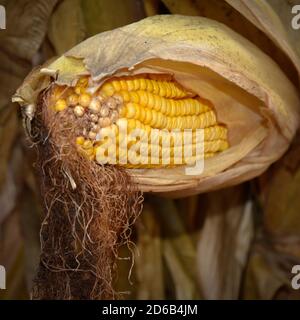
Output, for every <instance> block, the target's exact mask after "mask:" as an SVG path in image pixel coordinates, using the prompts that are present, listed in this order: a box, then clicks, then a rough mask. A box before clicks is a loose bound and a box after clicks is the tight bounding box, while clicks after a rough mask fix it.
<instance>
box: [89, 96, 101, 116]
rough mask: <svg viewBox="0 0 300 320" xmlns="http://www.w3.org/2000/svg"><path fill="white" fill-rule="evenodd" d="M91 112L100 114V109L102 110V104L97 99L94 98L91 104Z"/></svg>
mask: <svg viewBox="0 0 300 320" xmlns="http://www.w3.org/2000/svg"><path fill="white" fill-rule="evenodd" d="M88 107H89V110H90V111H91V112H92V113H95V114H97V113H99V112H100V109H101V103H100V101H99V99H97V98H94V99H92V101H91V102H90V104H89V106H88Z"/></svg>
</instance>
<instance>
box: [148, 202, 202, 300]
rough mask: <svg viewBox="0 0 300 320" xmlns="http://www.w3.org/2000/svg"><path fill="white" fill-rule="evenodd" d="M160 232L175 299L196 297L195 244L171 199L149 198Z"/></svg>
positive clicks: (198, 295) (197, 289)
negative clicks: (160, 227) (159, 225)
mask: <svg viewBox="0 0 300 320" xmlns="http://www.w3.org/2000/svg"><path fill="white" fill-rule="evenodd" d="M151 203H153V204H154V209H155V212H156V213H157V217H158V218H159V219H160V223H161V226H162V232H163V256H164V259H165V260H166V265H167V268H168V270H169V272H170V273H171V277H172V281H173V283H174V287H175V295H176V299H199V297H200V294H199V288H198V286H197V283H196V281H195V277H196V268H195V267H196V266H195V262H196V247H195V245H194V243H193V240H192V238H191V237H190V234H189V233H188V232H187V230H186V229H185V226H184V223H183V221H182V220H181V216H180V214H179V213H178V211H177V209H176V206H175V204H174V202H173V201H172V200H170V199H163V198H157V197H155V198H152V202H151Z"/></svg>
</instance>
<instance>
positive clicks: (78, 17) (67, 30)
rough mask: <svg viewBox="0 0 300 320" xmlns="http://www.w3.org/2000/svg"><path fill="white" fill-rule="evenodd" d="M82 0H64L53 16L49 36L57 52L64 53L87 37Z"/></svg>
mask: <svg viewBox="0 0 300 320" xmlns="http://www.w3.org/2000/svg"><path fill="white" fill-rule="evenodd" d="M85 32H86V31H85V25H84V18H83V13H82V8H81V1H80V0H64V1H62V2H61V3H60V4H59V6H58V7H57V8H56V9H55V11H54V13H53V15H52V16H51V20H50V24H49V28H48V37H49V39H50V42H51V43H52V45H53V46H54V48H55V50H56V53H57V54H59V55H60V54H63V53H64V52H66V51H67V50H69V49H71V48H72V47H74V46H75V45H76V44H77V43H79V42H81V41H82V40H84V38H85Z"/></svg>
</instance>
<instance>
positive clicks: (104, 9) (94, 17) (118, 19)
mask: <svg viewBox="0 0 300 320" xmlns="http://www.w3.org/2000/svg"><path fill="white" fill-rule="evenodd" d="M81 6H82V10H83V15H84V22H85V25H86V30H87V36H93V35H95V34H97V33H99V32H103V31H107V30H111V29H114V28H117V27H121V26H124V25H126V24H128V23H132V22H135V21H138V20H140V19H142V18H144V17H145V13H144V10H143V9H144V8H143V3H142V1H141V0H123V1H111V0H101V1H98V0H81Z"/></svg>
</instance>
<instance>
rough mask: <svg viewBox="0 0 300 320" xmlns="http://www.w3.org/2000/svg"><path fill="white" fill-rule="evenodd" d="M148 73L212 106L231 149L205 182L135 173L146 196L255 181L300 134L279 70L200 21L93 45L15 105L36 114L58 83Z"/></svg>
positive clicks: (144, 28)
mask: <svg viewBox="0 0 300 320" xmlns="http://www.w3.org/2000/svg"><path fill="white" fill-rule="evenodd" d="M144 72H152V73H159V72H169V73H171V74H173V75H174V78H175V79H176V80H177V81H178V82H179V83H181V84H182V85H183V86H185V87H186V88H188V89H191V90H193V91H195V92H196V93H198V94H199V95H200V96H202V97H204V98H207V99H209V100H210V101H212V102H213V104H214V105H215V108H216V112H217V118H218V121H220V122H222V123H225V124H226V125H227V126H228V128H229V142H230V145H231V147H230V148H229V149H228V150H227V151H225V152H222V153H221V154H220V155H218V156H215V157H213V158H211V159H208V160H206V161H205V168H204V172H203V173H202V174H200V175H186V174H185V168H184V167H177V168H173V169H135V170H133V169H132V170H128V172H129V173H130V174H131V175H132V176H133V177H134V178H135V181H136V182H137V183H138V185H139V188H140V189H141V190H142V191H150V192H161V193H162V192H164V193H168V194H169V195H171V196H186V195H191V194H196V193H200V192H205V191H211V190H215V189H219V188H222V187H228V186H230V185H234V184H238V183H241V182H242V181H245V180H248V179H251V178H253V177H255V176H257V175H259V174H261V173H262V172H263V171H265V170H266V169H267V168H268V167H269V166H270V164H271V163H273V162H274V161H276V160H277V159H278V158H280V157H281V156H282V154H283V153H284V152H285V151H286V149H287V148H288V146H289V143H290V141H291V140H292V138H293V136H294V133H295V131H296V129H297V127H298V123H299V113H298V112H299V105H300V103H299V97H298V95H297V92H296V89H295V88H294V86H293V85H292V84H291V83H290V81H289V80H288V79H287V77H286V76H285V75H284V74H283V72H282V71H281V70H280V69H279V67H278V66H277V65H276V64H275V63H274V62H273V61H272V60H271V59H270V58H269V57H268V56H267V55H265V54H264V53H263V52H261V51H260V50H259V49H258V48H257V47H255V46H254V45H253V44H251V43H250V42H249V41H247V40H246V39H244V38H243V37H241V36H240V35H238V34H236V33H235V32H233V31H232V30H231V29H229V28H228V27H226V26H224V25H222V24H220V23H217V22H215V21H212V20H209V19H206V18H201V17H186V16H178V15H164V16H154V17H149V18H147V19H144V20H141V21H139V22H137V23H134V24H131V25H128V26H125V27H122V28H118V29H115V30H112V31H108V32H104V33H101V34H99V35H96V36H94V37H92V38H89V39H87V40H86V41H84V42H82V43H81V44H79V45H77V46H76V47H74V48H73V49H71V50H70V51H68V52H67V53H65V54H64V55H63V56H61V57H60V58H58V59H57V60H56V61H54V62H53V63H51V64H50V65H49V66H48V67H47V68H42V69H40V70H38V71H36V72H35V73H33V74H32V76H31V77H29V78H28V79H27V80H26V81H25V82H24V84H23V86H22V87H21V88H20V89H19V90H18V91H17V93H16V95H15V96H14V101H17V102H19V103H20V104H22V105H25V106H26V105H30V106H31V108H33V110H34V106H35V103H36V99H37V96H38V93H39V92H40V91H41V90H42V89H44V88H45V87H47V85H49V82H50V79H51V76H52V77H53V76H55V79H56V82H57V83H58V84H68V85H74V84H75V82H76V80H77V78H78V77H79V76H80V75H83V74H88V73H90V74H91V75H92V77H93V79H94V80H95V81H96V80H97V81H99V85H101V83H103V82H104V81H105V80H106V79H107V78H109V77H110V76H111V75H132V74H138V73H144ZM30 116H32V114H31V115H30Z"/></svg>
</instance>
